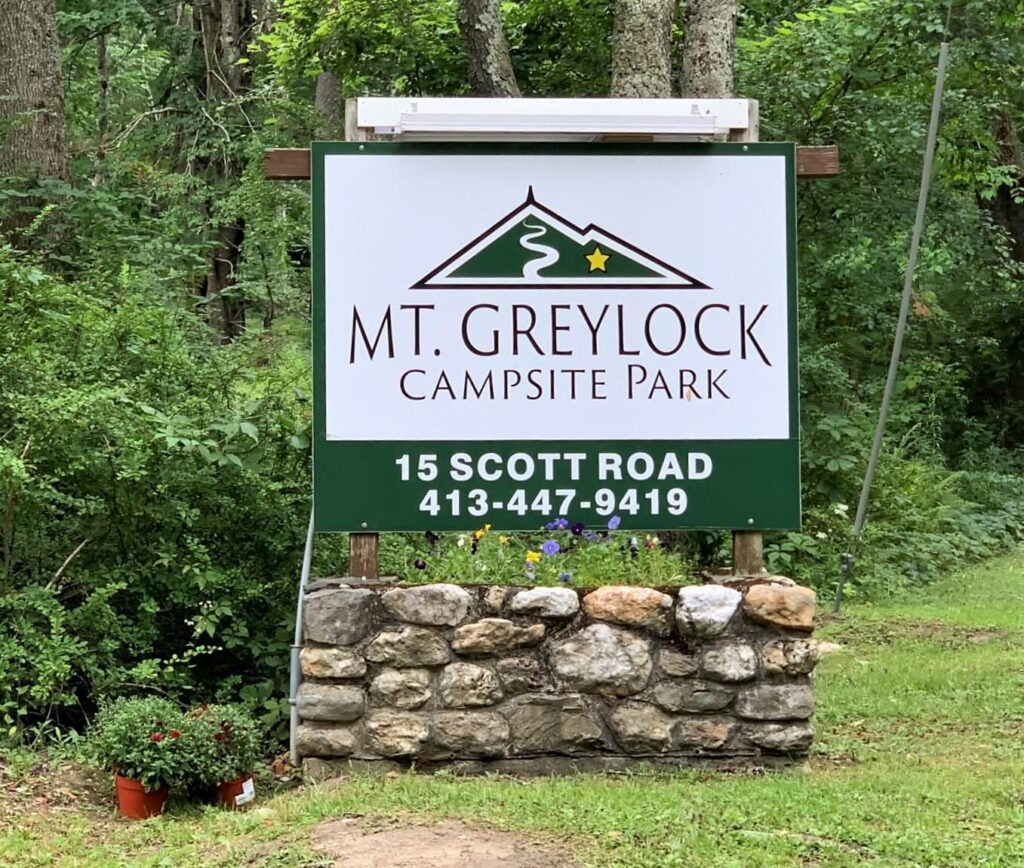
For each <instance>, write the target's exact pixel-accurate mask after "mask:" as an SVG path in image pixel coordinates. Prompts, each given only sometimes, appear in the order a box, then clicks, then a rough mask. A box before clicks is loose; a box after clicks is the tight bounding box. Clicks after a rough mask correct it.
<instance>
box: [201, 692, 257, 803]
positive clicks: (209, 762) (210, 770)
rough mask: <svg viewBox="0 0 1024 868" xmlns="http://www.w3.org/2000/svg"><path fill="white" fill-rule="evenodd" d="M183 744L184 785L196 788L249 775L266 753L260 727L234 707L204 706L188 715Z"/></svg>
mask: <svg viewBox="0 0 1024 868" xmlns="http://www.w3.org/2000/svg"><path fill="white" fill-rule="evenodd" d="M182 742H183V749H184V751H185V754H186V756H187V758H188V760H187V768H186V775H185V777H186V782H187V783H188V784H189V785H190V786H192V787H195V788H201V787H214V786H216V785H217V784H220V783H224V782H226V781H230V780H234V779H235V778H236V777H238V776H239V775H243V774H250V773H251V772H252V771H253V770H255V768H256V766H257V764H258V763H259V761H260V760H261V759H262V758H263V756H264V754H265V751H264V741H263V733H262V731H261V730H260V727H259V725H258V724H257V722H256V720H255V719H254V718H253V717H252V715H251V714H249V713H248V712H247V711H246V710H245V709H244V708H242V707H239V706H237V705H206V706H201V707H200V708H197V709H195V710H194V711H192V712H190V713H189V715H188V717H187V719H186V722H185V729H184V733H183V736H182Z"/></svg>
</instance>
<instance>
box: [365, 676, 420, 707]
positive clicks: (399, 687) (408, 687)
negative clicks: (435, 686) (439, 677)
mask: <svg viewBox="0 0 1024 868" xmlns="http://www.w3.org/2000/svg"><path fill="white" fill-rule="evenodd" d="M370 699H371V700H372V702H373V704H374V705H393V706H394V707H395V708H405V709H410V708H419V707H420V706H421V705H423V704H424V703H425V702H426V701H427V700H428V699H430V673H429V672H428V671H427V670H426V669H382V670H381V671H380V674H378V675H377V677H376V678H374V679H373V681H372V682H371V683H370Z"/></svg>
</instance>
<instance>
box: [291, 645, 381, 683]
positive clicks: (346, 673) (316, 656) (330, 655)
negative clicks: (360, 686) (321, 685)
mask: <svg viewBox="0 0 1024 868" xmlns="http://www.w3.org/2000/svg"><path fill="white" fill-rule="evenodd" d="M299 661H300V663H301V665H302V674H303V675H304V676H305V677H306V678H360V677H361V676H363V675H365V674H366V661H365V660H363V658H362V657H361V656H359V655H358V654H357V653H356V652H355V651H351V650H349V649H348V648H336V647H329V648H314V647H311V646H306V647H305V648H303V649H302V651H301V652H299Z"/></svg>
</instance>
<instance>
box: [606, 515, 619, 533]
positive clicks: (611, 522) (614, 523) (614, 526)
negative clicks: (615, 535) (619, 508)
mask: <svg viewBox="0 0 1024 868" xmlns="http://www.w3.org/2000/svg"><path fill="white" fill-rule="evenodd" d="M620 524H622V519H621V518H619V517H618V516H617V515H613V516H612V517H611V518H610V519H608V530H618V529H619V525H620Z"/></svg>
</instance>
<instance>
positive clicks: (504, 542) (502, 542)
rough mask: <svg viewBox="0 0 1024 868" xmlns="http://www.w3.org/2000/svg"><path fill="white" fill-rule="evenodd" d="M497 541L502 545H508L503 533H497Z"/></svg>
mask: <svg viewBox="0 0 1024 868" xmlns="http://www.w3.org/2000/svg"><path fill="white" fill-rule="evenodd" d="M498 542H499V543H501V545H503V546H507V545H508V537H507V536H505V534H499V535H498Z"/></svg>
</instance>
